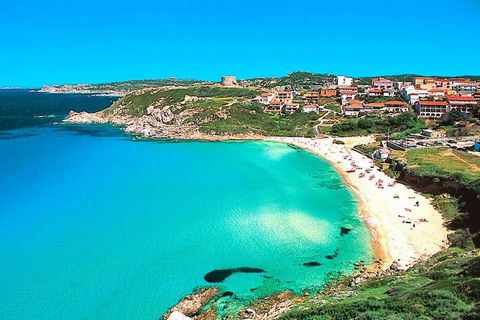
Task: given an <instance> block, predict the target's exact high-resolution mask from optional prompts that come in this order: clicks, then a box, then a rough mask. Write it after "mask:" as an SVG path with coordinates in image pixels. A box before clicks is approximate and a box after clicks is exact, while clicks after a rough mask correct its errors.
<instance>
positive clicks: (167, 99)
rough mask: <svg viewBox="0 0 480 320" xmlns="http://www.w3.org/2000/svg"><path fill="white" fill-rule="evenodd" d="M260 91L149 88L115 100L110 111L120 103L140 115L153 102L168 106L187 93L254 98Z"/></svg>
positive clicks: (206, 87)
mask: <svg viewBox="0 0 480 320" xmlns="http://www.w3.org/2000/svg"><path fill="white" fill-rule="evenodd" d="M257 93H258V92H256V91H254V90H250V89H244V88H222V87H214V86H198V87H190V88H178V89H168V90H151V91H150V90H147V91H145V92H142V93H140V94H139V93H138V92H134V93H132V94H129V95H127V96H125V97H123V98H122V99H119V100H118V101H117V102H115V103H114V104H113V105H112V107H111V108H109V109H107V112H108V111H111V110H113V109H114V108H116V107H118V106H119V105H123V106H125V107H126V109H125V112H126V113H128V114H130V115H134V116H140V115H144V114H146V111H147V107H148V106H150V105H152V104H157V105H159V106H167V105H172V104H175V103H180V102H182V101H183V100H184V98H185V96H186V95H189V96H197V97H217V98H233V97H242V98H253V97H255V96H256V95H257Z"/></svg>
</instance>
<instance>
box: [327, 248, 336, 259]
mask: <svg viewBox="0 0 480 320" xmlns="http://www.w3.org/2000/svg"><path fill="white" fill-rule="evenodd" d="M337 256H338V249H336V250H335V251H334V252H333V254H329V255H326V256H325V258H327V259H328V260H333V259H335V258H336V257H337Z"/></svg>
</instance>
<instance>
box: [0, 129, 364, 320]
mask: <svg viewBox="0 0 480 320" xmlns="http://www.w3.org/2000/svg"><path fill="white" fill-rule="evenodd" d="M8 137H10V138H9V139H0V177H1V179H0V195H1V196H0V315H1V318H2V319H31V318H36V319H87V318H88V319H157V318H159V317H160V316H161V315H162V314H163V312H164V311H166V310H167V309H168V307H170V306H172V305H173V304H175V303H176V302H177V301H178V300H179V299H180V298H181V297H182V296H184V295H185V294H188V293H190V292H191V290H192V289H193V288H194V287H197V286H204V285H208V283H206V282H205V281H204V279H203V276H204V275H205V274H206V273H207V272H209V271H212V270H214V269H224V268H235V267H255V268H262V269H264V270H265V273H263V274H262V273H260V274H242V273H237V274H234V275H232V276H231V277H229V278H227V279H226V280H225V281H224V282H223V283H221V284H220V285H221V286H223V287H224V288H225V289H226V290H230V291H233V292H234V293H235V295H236V296H237V297H239V298H240V299H245V300H248V299H251V298H253V297H255V296H259V295H263V294H268V293H271V292H274V291H277V290H281V289H284V288H290V289H293V290H296V291H298V292H301V291H302V290H305V289H312V288H318V287H319V286H321V285H322V284H323V283H324V282H325V281H326V279H328V277H329V276H332V275H335V274H336V272H339V271H340V272H343V273H348V272H351V271H352V270H353V263H354V262H356V261H358V260H364V261H366V262H369V261H370V260H371V254H372V252H371V247H370V241H369V234H368V230H367V229H366V227H365V226H364V225H363V223H362V222H361V221H360V220H359V219H358V217H357V207H356V200H355V198H354V197H353V195H352V194H351V193H350V191H349V190H348V189H347V187H346V186H345V185H344V183H343V181H342V179H341V177H340V176H339V175H338V174H337V173H336V172H335V170H334V169H333V168H332V167H331V166H330V165H329V164H328V163H327V162H325V161H324V160H322V159H319V158H317V157H315V156H313V155H311V154H309V153H307V152H305V151H302V150H299V149H295V148H292V147H290V146H287V145H284V144H278V143H266V142H232V143H201V142H182V143H167V142H145V141H144V142H141V141H132V139H131V138H130V137H127V136H123V135H122V134H120V133H119V132H118V131H117V130H116V129H112V128H108V127H66V128H64V127H61V126H60V127H57V128H51V127H48V128H47V127H45V128H36V129H21V130H16V131H14V132H13V133H12V134H11V135H8ZM12 137H14V138H12ZM341 226H348V227H350V228H352V229H353V230H352V231H351V232H350V233H349V234H348V235H345V236H340V227H341ZM335 251H337V252H338V255H337V256H336V257H335V258H334V259H331V260H330V259H327V258H326V257H325V256H327V255H333V254H334V252H335ZM311 261H317V262H320V263H321V264H322V265H321V266H319V267H309V268H307V267H305V266H304V265H303V263H305V262H311ZM252 289H253V291H252Z"/></svg>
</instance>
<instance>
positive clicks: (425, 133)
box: [420, 129, 447, 139]
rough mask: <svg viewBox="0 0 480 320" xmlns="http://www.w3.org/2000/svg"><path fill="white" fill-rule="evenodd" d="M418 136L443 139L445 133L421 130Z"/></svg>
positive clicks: (442, 131)
mask: <svg viewBox="0 0 480 320" xmlns="http://www.w3.org/2000/svg"><path fill="white" fill-rule="evenodd" d="M420 134H421V135H422V136H424V137H426V138H429V139H432V138H445V137H446V136H447V133H446V132H445V130H432V129H423V130H422V132H420Z"/></svg>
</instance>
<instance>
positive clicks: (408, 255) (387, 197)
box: [268, 137, 448, 269]
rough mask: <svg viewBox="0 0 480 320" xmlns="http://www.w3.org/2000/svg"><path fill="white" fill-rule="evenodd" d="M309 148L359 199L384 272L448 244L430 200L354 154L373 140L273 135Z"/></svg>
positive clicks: (425, 256)
mask: <svg viewBox="0 0 480 320" xmlns="http://www.w3.org/2000/svg"><path fill="white" fill-rule="evenodd" d="M268 140H271V141H279V142H284V143H288V144H292V145H295V146H297V147H300V148H303V149H306V150H308V151H310V152H312V153H314V154H316V155H318V156H320V157H322V158H324V159H326V160H327V161H329V162H330V163H331V164H332V165H333V166H334V167H335V168H336V169H337V171H338V172H339V173H340V174H341V175H342V176H343V178H344V179H345V182H346V183H347V184H348V185H349V186H350V188H351V189H352V191H353V192H354V193H355V195H356V196H357V198H358V200H359V205H360V216H361V218H362V219H364V221H365V222H366V224H367V225H368V226H369V229H370V231H371V233H372V240H373V247H374V250H375V252H376V255H377V257H378V258H379V259H381V260H382V262H383V266H384V268H387V267H389V266H390V265H391V264H392V263H394V262H396V265H397V267H398V268H399V269H407V268H409V267H410V266H412V265H414V264H415V263H416V262H418V261H420V260H424V259H427V258H428V257H430V256H432V255H433V254H435V253H436V252H438V251H440V250H441V249H442V248H445V247H446V246H447V245H448V241H447V234H448V230H447V229H446V228H445V227H444V225H443V219H442V217H441V215H440V213H439V212H437V211H436V210H435V208H434V207H433V206H432V205H431V203H430V200H429V199H427V198H426V197H424V196H422V195H421V194H419V193H418V192H415V191H414V190H412V189H410V188H408V187H407V186H405V185H403V184H400V183H397V182H395V180H394V179H392V178H390V177H388V176H387V175H385V174H384V173H383V172H381V171H380V170H379V169H378V168H377V167H376V166H374V165H373V161H372V160H371V159H369V158H367V157H365V156H364V155H362V154H360V153H358V152H356V151H354V150H352V147H353V146H354V145H356V144H361V143H367V142H369V141H370V140H371V138H370V137H356V138H345V139H342V140H343V141H344V142H345V144H344V145H339V144H334V143H333V138H327V139H313V138H291V137H272V138H269V139H268Z"/></svg>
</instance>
